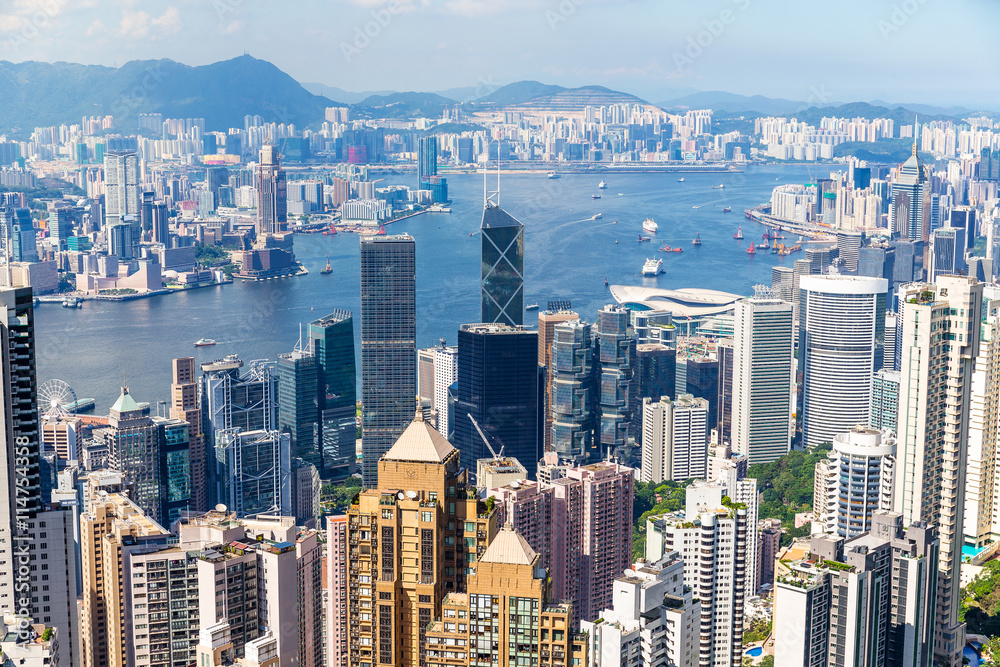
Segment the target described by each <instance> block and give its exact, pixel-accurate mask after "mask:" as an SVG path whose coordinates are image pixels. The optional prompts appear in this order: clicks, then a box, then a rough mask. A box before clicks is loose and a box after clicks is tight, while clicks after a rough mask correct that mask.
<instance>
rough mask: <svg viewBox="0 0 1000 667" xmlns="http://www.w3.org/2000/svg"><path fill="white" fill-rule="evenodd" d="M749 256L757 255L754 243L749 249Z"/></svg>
mask: <svg viewBox="0 0 1000 667" xmlns="http://www.w3.org/2000/svg"><path fill="white" fill-rule="evenodd" d="M747 254H748V255H756V254H757V249H756V248H755V247H754V245H753V244H752V243H751V244H750V247H749V248H747Z"/></svg>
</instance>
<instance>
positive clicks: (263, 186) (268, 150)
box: [257, 145, 288, 234]
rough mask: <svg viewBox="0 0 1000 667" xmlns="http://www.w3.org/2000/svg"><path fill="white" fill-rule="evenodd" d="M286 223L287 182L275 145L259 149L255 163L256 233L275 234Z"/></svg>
mask: <svg viewBox="0 0 1000 667" xmlns="http://www.w3.org/2000/svg"><path fill="white" fill-rule="evenodd" d="M287 224H288V183H287V181H286V178H285V170H284V169H282V168H281V158H280V157H279V155H278V149H277V147H275V146H271V145H265V146H264V147H263V148H261V149H260V157H259V162H258V163H257V233H258V234H277V233H278V232H282V231H285V225H287Z"/></svg>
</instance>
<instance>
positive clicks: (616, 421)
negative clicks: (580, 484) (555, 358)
mask: <svg viewBox="0 0 1000 667" xmlns="http://www.w3.org/2000/svg"><path fill="white" fill-rule="evenodd" d="M594 343H595V346H596V349H595V350H594V354H595V356H596V359H595V361H596V364H595V366H596V368H595V372H596V373H597V374H598V375H597V377H596V378H595V382H594V384H595V389H596V391H597V395H596V397H595V398H596V401H597V410H598V415H597V426H596V432H595V440H596V441H597V442H595V443H594V445H595V446H596V447H599V451H600V453H601V455H602V456H601V457H602V458H603V455H604V454H605V453H607V454H615V455H620V454H621V453H622V452H624V450H625V447H626V445H627V444H628V440H629V435H630V434H629V425H630V424H631V421H632V411H633V410H637V409H639V406H638V405H635V404H634V403H632V402H631V399H632V398H633V392H632V373H633V371H634V368H635V340H634V338H633V337H632V335H631V331H630V327H629V311H628V309H627V308H625V307H624V306H619V305H609V306H605V307H604V308H602V309H601V310H600V311H599V312H598V313H597V328H596V332H595V338H594Z"/></svg>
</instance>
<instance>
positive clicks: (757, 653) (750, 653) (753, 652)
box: [746, 646, 764, 658]
mask: <svg viewBox="0 0 1000 667" xmlns="http://www.w3.org/2000/svg"><path fill="white" fill-rule="evenodd" d="M746 654H747V655H748V656H750V657H751V658H757V657H760V656H761V655H763V654H764V649H763V648H761V647H760V646H755V647H754V648H752V649H750V650H749V651H747V652H746Z"/></svg>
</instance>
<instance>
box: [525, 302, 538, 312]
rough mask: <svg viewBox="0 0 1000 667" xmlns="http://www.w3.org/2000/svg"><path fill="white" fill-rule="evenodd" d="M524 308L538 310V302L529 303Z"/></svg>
mask: <svg viewBox="0 0 1000 667" xmlns="http://www.w3.org/2000/svg"><path fill="white" fill-rule="evenodd" d="M524 309H525V310H538V304H537V303H529V304H528V305H527V306H525V307H524Z"/></svg>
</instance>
